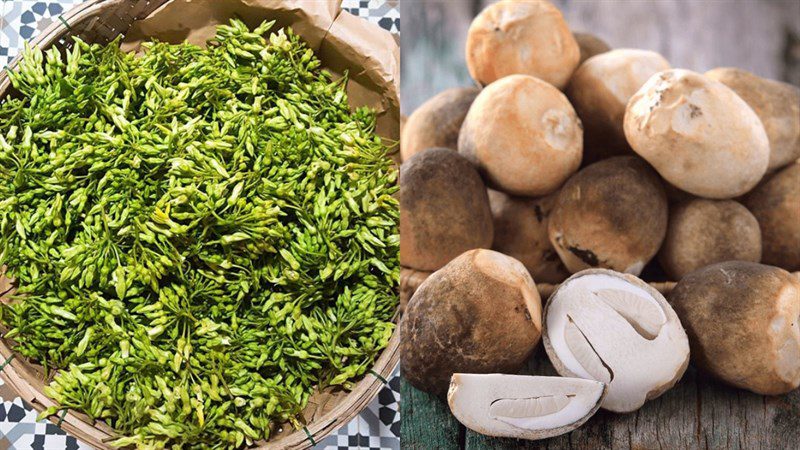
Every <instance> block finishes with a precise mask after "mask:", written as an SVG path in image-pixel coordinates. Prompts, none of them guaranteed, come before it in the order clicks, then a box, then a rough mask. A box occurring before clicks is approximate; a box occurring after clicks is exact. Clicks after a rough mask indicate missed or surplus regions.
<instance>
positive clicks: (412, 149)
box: [400, 88, 480, 161]
mask: <svg viewBox="0 0 800 450" xmlns="http://www.w3.org/2000/svg"><path fill="white" fill-rule="evenodd" d="M478 92H480V90H479V89H478V88H453V89H448V90H446V91H443V92H440V93H439V94H437V95H435V96H433V97H431V98H430V99H429V100H428V101H426V102H425V103H423V104H422V105H421V106H420V107H419V108H417V109H416V110H414V112H413V113H411V115H410V116H409V117H408V121H407V122H406V124H405V126H404V127H403V131H402V135H401V138H400V154H401V155H402V158H403V161H407V160H408V159H409V158H411V157H412V156H414V155H415V154H417V153H419V152H421V151H422V150H425V149H427V148H433V147H444V148H450V149H453V150H457V149H458V132H459V130H460V129H461V124H462V123H463V122H464V117H466V116H467V111H468V110H469V107H470V105H472V101H473V100H475V97H476V96H477V95H478Z"/></svg>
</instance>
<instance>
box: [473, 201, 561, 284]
mask: <svg viewBox="0 0 800 450" xmlns="http://www.w3.org/2000/svg"><path fill="white" fill-rule="evenodd" d="M555 200H556V196H555V194H551V195H549V196H547V197H541V198H529V197H514V196H511V195H508V194H505V193H502V192H500V191H495V190H492V189H490V190H489V205H490V206H491V209H492V217H493V218H494V241H493V242H492V249H493V250H496V251H498V252H500V253H503V254H505V255H508V256H511V257H512V258H515V259H517V260H519V261H520V262H521V263H522V264H524V265H525V268H526V269H528V272H530V274H531V276H532V277H533V279H534V281H536V282H537V283H560V282H562V281H564V280H566V279H567V277H569V275H570V273H569V271H567V269H566V267H564V264H563V263H562V262H561V259H560V258H559V257H558V253H556V250H555V249H554V248H553V245H552V244H551V243H550V239H549V238H548V237H547V220H548V217H549V216H550V211H551V210H552V209H553V205H554V204H555Z"/></svg>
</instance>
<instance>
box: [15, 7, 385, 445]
mask: <svg viewBox="0 0 800 450" xmlns="http://www.w3.org/2000/svg"><path fill="white" fill-rule="evenodd" d="M169 1H171V0H153V1H150V2H149V5H152V6H154V7H153V8H149V9H145V10H143V11H141V12H140V14H138V15H137V16H136V17H132V20H133V21H135V20H140V19H143V18H144V17H146V16H147V15H149V14H150V13H151V12H152V11H154V10H155V9H157V8H158V7H160V6H162V5H164V4H166V3H167V2H169ZM328 1H332V2H336V3H337V4H340V3H341V1H340V0H328ZM130 3H131V1H130V0H87V1H85V2H82V3H80V4H78V5H75V6H74V7H73V8H71V9H70V10H69V11H67V12H65V13H63V14H61V15H60V16H59V17H58V19H59V20H58V21H54V22H53V23H52V24H50V26H48V27H47V28H46V29H45V30H43V31H42V32H41V33H40V34H39V35H38V36H37V37H36V38H34V39H32V40H30V41H29V45H30V46H31V47H39V48H40V49H42V50H46V49H48V48H50V47H51V46H52V45H54V44H56V43H57V42H58V41H59V40H60V39H61V38H63V37H64V36H65V35H67V34H69V33H70V32H71V31H72V27H73V26H75V25H78V24H80V23H83V22H84V21H87V20H98V19H99V14H100V13H101V12H103V11H105V10H106V9H107V8H112V7H115V6H120V5H123V4H130ZM339 14H349V13H347V12H346V11H343V10H342V9H341V7H340V9H339ZM371 25H373V26H374V27H375V28H377V29H378V30H380V31H381V32H383V31H384V30H382V29H380V28H379V27H377V25H374V24H371ZM20 59H21V54H19V55H17V56H15V57H14V59H13V60H12V61H11V62H10V63H9V64H8V66H7V67H6V68H5V69H3V70H0V99H2V98H3V97H5V96H6V95H7V94H8V92H9V90H10V88H11V80H10V79H9V77H8V70H11V69H14V68H16V66H17V65H18V64H19V61H20ZM2 276H3V275H0V277H2ZM0 297H2V295H0ZM398 320H399V312H398V313H397V314H396V315H395V318H394V320H393V321H394V322H395V323H397V322H398ZM0 356H2V358H3V359H2V361H0V379H2V380H3V381H4V382H5V383H7V384H8V385H9V387H10V388H11V389H13V390H14V391H15V392H16V393H17V394H18V395H19V396H20V397H21V398H22V399H23V400H25V401H26V402H28V404H30V405H31V406H32V407H33V408H34V409H35V410H36V411H37V412H39V413H41V412H42V411H44V410H45V409H47V408H49V407H51V406H56V407H58V406H59V405H58V404H57V403H55V402H54V401H53V400H52V399H50V398H49V397H47V396H46V395H45V394H44V392H43V388H44V386H45V381H46V380H41V379H40V378H39V376H38V375H37V374H36V373H35V371H34V370H33V368H32V365H31V363H29V362H28V361H27V359H26V358H24V357H21V356H20V355H19V354H18V353H16V352H15V351H14V348H13V344H12V341H11V340H8V339H6V338H5V337H0ZM399 362H400V333H399V327H395V329H394V331H393V333H392V337H391V338H390V340H389V343H388V344H387V346H386V347H385V348H384V349H383V350H381V352H380V356H379V357H378V358H377V359H376V360H375V363H374V364H373V366H372V367H371V368H370V370H368V371H367V373H365V374H364V376H363V377H362V379H361V380H359V381H358V382H357V383H356V384H355V386H354V387H353V389H351V390H350V392H349V393H347V395H345V396H344V397H343V401H341V402H340V403H338V404H336V405H335V406H334V407H333V408H332V409H331V410H330V411H328V412H327V413H325V414H324V415H322V416H320V417H318V418H315V419H314V420H313V421H312V422H310V423H309V424H308V425H307V426H306V427H304V428H302V429H300V430H295V431H294V432H292V433H290V434H287V435H285V436H281V437H280V438H273V439H271V440H269V441H259V442H257V443H256V444H258V446H257V447H255V448H257V449H262V450H278V449H305V448H310V447H312V446H314V445H316V444H317V443H319V442H320V441H321V440H322V439H324V438H325V437H327V436H328V435H330V434H331V433H333V432H334V431H336V430H337V429H338V428H340V427H341V426H343V425H345V424H346V423H348V422H350V421H351V420H352V419H354V418H355V417H356V416H357V415H358V414H360V413H361V412H362V411H363V410H364V409H365V408H366V407H367V405H368V404H369V402H370V401H372V399H374V398H375V397H376V396H377V394H378V392H379V391H380V390H381V388H383V386H384V385H385V384H387V382H388V381H387V380H388V379H389V378H390V377H391V375H392V373H393V372H394V370H395V368H396V367H398V364H399ZM55 372H56V371H54V372H53V373H55ZM60 411H63V413H62V414H60V415H53V416H49V417H47V419H48V420H49V421H50V422H52V423H54V424H55V425H56V426H59V427H61V428H62V429H63V430H64V431H66V432H67V433H69V434H71V435H73V436H75V437H77V438H78V439H80V440H81V441H83V442H85V443H87V444H90V445H92V446H94V447H96V448H103V449H112V447H110V446H109V445H108V444H107V442H108V441H110V440H113V439H115V438H116V436H118V435H116V433H115V432H114V430H113V429H112V428H111V427H110V426H108V425H107V424H106V423H105V422H103V421H92V420H91V419H90V418H89V417H88V416H87V415H85V414H83V413H79V412H77V411H73V410H68V409H60Z"/></svg>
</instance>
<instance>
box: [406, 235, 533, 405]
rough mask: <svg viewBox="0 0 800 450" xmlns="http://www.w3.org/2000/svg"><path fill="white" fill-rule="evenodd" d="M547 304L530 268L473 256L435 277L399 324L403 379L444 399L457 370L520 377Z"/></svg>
mask: <svg viewBox="0 0 800 450" xmlns="http://www.w3.org/2000/svg"><path fill="white" fill-rule="evenodd" d="M541 319H542V305H541V299H540V298H539V293H538V292H537V291H536V285H535V284H534V283H533V280H532V279H531V276H530V274H528V271H527V270H525V266H523V265H522V263H520V262H519V261H517V260H515V259H514V258H511V257H509V256H506V255H503V254H501V253H497V252H495V251H492V250H483V249H478V250H470V251H468V252H465V253H464V254H463V255H461V256H459V257H458V258H456V259H454V260H453V261H451V262H450V263H448V264H447V265H446V266H444V267H443V268H442V269H440V270H438V271H436V272H434V273H433V274H432V275H431V276H430V277H428V279H427V280H425V281H424V282H423V283H422V285H420V287H419V289H417V292H415V293H414V296H413V297H412V298H411V301H410V302H409V303H408V307H407V309H406V313H405V315H404V316H403V319H402V321H401V323H400V333H401V334H402V336H403V339H402V342H401V344H400V352H401V356H400V361H401V364H402V367H403V376H404V377H405V378H406V380H408V381H409V382H410V383H411V384H412V385H414V386H415V387H417V388H418V389H421V390H424V391H427V392H431V393H434V394H436V395H444V394H445V393H446V392H447V387H448V385H449V384H450V377H451V376H452V375H453V373H455V372H474V373H492V372H506V373H508V372H511V373H513V372H517V371H519V370H520V369H521V368H522V366H523V365H524V364H525V361H527V360H528V358H529V357H530V355H531V353H532V352H533V350H534V349H535V347H536V344H538V342H539V338H540V336H541V329H542V322H541Z"/></svg>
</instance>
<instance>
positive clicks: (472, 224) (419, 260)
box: [400, 148, 493, 271]
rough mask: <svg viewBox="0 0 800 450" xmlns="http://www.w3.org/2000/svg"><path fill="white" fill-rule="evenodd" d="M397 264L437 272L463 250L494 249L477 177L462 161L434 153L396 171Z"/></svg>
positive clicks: (446, 151) (446, 153)
mask: <svg viewBox="0 0 800 450" xmlns="http://www.w3.org/2000/svg"><path fill="white" fill-rule="evenodd" d="M400 235H401V236H402V238H401V239H400V263H401V264H402V265H403V266H405V267H409V268H413V269H417V270H427V271H432V270H437V269H439V268H440V267H442V266H444V265H445V264H447V263H448V262H449V261H450V260H451V259H453V258H455V257H456V256H458V255H460V254H461V253H463V252H464V251H466V250H469V249H473V248H489V247H491V245H492V237H493V231H492V212H491V210H490V209H489V197H488V196H487V194H486V186H484V184H483V181H482V180H481V177H480V175H478V172H476V171H475V168H474V167H473V166H472V165H471V164H470V163H469V161H467V160H466V159H465V158H464V157H463V156H461V155H459V154H458V153H457V152H455V151H453V150H450V149H447V148H432V149H427V150H425V151H423V152H420V153H417V154H416V155H414V156H412V157H411V158H410V159H409V160H408V161H406V162H404V163H403V164H402V166H400Z"/></svg>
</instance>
